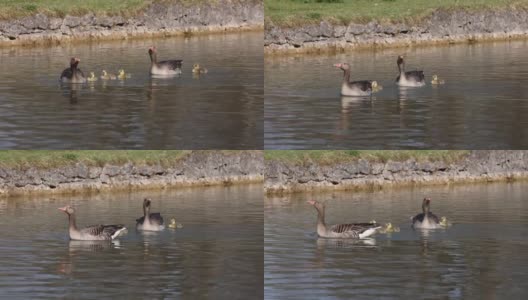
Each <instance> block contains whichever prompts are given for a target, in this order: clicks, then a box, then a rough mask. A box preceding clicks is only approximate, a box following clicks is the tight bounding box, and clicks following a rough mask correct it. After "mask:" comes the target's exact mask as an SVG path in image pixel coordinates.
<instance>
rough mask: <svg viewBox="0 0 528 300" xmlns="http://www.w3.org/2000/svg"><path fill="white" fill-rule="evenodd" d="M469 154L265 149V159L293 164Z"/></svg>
mask: <svg viewBox="0 0 528 300" xmlns="http://www.w3.org/2000/svg"><path fill="white" fill-rule="evenodd" d="M468 154H469V151H463V150H295V151H291V150H266V151H264V158H265V159H266V160H278V161H283V162H288V163H293V164H298V165H301V164H305V163H307V162H315V163H318V164H321V165H331V164H336V163H341V162H348V161H356V160H358V159H366V160H368V161H378V162H387V161H389V160H392V161H405V160H408V159H411V158H414V159H416V160H417V161H445V162H447V163H450V162H455V161H458V160H460V159H462V158H464V157H465V156H467V155H468Z"/></svg>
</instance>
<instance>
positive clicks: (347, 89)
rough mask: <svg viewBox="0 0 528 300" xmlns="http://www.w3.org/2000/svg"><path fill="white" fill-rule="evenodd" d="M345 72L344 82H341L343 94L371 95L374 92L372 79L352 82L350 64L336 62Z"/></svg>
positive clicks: (336, 65)
mask: <svg viewBox="0 0 528 300" xmlns="http://www.w3.org/2000/svg"><path fill="white" fill-rule="evenodd" d="M334 67H336V68H340V69H341V70H343V72H344V76H343V83H342V84H341V95H342V96H370V95H371V94H372V82H373V81H372V80H361V81H352V82H350V65H349V64H347V63H341V64H335V65H334Z"/></svg>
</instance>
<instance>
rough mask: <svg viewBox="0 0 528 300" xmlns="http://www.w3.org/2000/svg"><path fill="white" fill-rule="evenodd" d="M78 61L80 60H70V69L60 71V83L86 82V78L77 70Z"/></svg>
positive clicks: (73, 58)
mask: <svg viewBox="0 0 528 300" xmlns="http://www.w3.org/2000/svg"><path fill="white" fill-rule="evenodd" d="M80 61H81V60H80V59H78V58H76V57H72V58H71V60H70V67H69V68H66V69H64V71H62V74H61V76H60V80H61V81H62V82H69V83H85V82H86V78H85V77H84V74H83V72H82V71H81V69H78V68H77V66H78V65H79V62H80Z"/></svg>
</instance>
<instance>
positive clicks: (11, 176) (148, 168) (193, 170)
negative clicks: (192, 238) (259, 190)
mask: <svg viewBox="0 0 528 300" xmlns="http://www.w3.org/2000/svg"><path fill="white" fill-rule="evenodd" d="M263 170H264V159H263V156H262V151H258V150H255V151H240V152H238V153H237V154H226V153H222V152H213V151H195V152H192V153H190V154H188V155H186V156H185V157H183V158H182V159H180V160H178V161H177V162H176V163H174V164H172V165H170V166H162V165H137V164H134V163H130V162H129V163H124V164H122V165H110V164H106V165H104V166H88V165H85V164H83V163H75V164H71V165H67V166H64V167H60V168H56V169H49V170H39V169H35V168H30V169H27V170H19V169H14V168H12V169H7V168H3V169H0V197H6V196H20V195H33V194H81V193H98V192H102V191H134V190H149V189H165V188H175V187H203V186H213V185H232V184H245V183H259V182H262V181H263V180H264V176H263Z"/></svg>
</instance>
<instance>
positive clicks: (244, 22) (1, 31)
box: [0, 0, 264, 47]
mask: <svg viewBox="0 0 528 300" xmlns="http://www.w3.org/2000/svg"><path fill="white" fill-rule="evenodd" d="M263 27H264V8H263V4H262V2H259V1H236V0H217V1H215V2H211V3H201V4H199V5H196V6H188V5H184V4H182V3H153V4H151V5H150V6H148V7H147V8H146V9H145V10H144V11H143V12H142V13H140V14H138V15H137V16H134V17H128V18H125V17H123V16H119V15H117V16H106V15H104V16H100V15H95V14H93V13H89V14H86V15H83V16H70V15H67V16H65V17H63V18H57V17H48V16H47V15H45V14H36V15H34V16H29V17H25V18H21V19H16V20H9V21H0V47H1V46H19V45H56V44H62V43H68V42H85V41H102V40H117V39H130V38H150V37H168V36H186V37H190V36H192V35H195V34H215V33H225V32H241V31H256V30H262V29H263Z"/></svg>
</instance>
